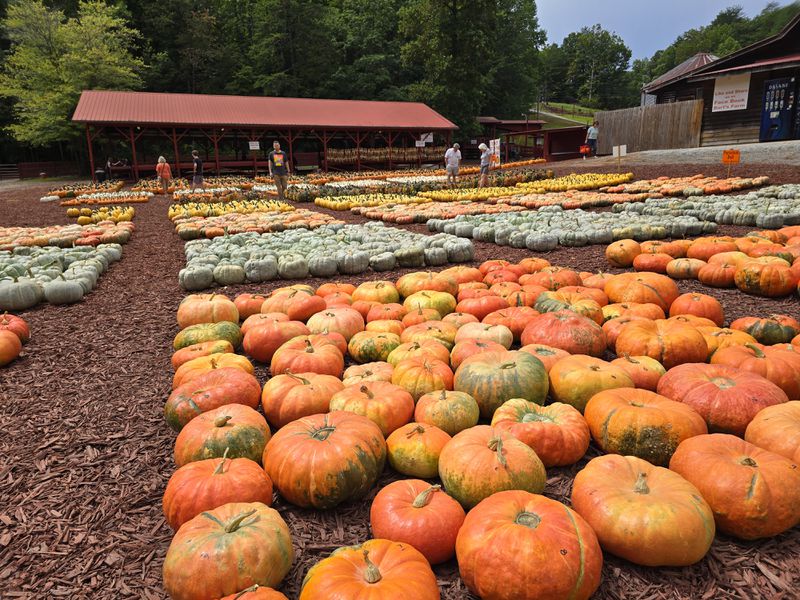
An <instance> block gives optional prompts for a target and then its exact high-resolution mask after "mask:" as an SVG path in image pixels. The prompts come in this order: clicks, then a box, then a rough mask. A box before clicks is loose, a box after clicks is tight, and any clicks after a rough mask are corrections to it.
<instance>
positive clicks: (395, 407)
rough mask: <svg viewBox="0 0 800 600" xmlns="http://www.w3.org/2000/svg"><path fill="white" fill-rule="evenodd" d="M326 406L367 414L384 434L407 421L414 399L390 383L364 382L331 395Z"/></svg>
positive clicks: (365, 415)
mask: <svg viewBox="0 0 800 600" xmlns="http://www.w3.org/2000/svg"><path fill="white" fill-rule="evenodd" d="M330 409H331V411H344V412H350V413H355V414H357V415H361V416H364V417H367V418H368V419H369V420H370V421H372V422H374V423H375V424H376V425H378V427H380V430H381V432H382V433H383V435H384V437H386V436H388V435H389V434H390V433H392V432H393V431H394V430H395V429H397V428H398V427H401V426H403V425H405V424H406V423H408V422H409V421H410V420H411V415H413V414H414V398H412V397H411V394H409V393H408V392H407V391H406V390H404V389H403V388H401V387H400V386H397V385H394V384H392V383H388V382H385V381H367V382H364V383H362V384H360V385H358V386H352V387H348V388H344V389H343V390H341V391H340V392H337V393H336V394H334V395H333V396H332V397H331V402H330Z"/></svg>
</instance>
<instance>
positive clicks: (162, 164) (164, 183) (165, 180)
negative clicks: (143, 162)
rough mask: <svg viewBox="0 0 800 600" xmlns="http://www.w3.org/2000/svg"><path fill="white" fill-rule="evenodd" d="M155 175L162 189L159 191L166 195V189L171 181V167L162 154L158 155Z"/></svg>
mask: <svg viewBox="0 0 800 600" xmlns="http://www.w3.org/2000/svg"><path fill="white" fill-rule="evenodd" d="M156 175H157V176H158V181H159V182H160V184H161V189H162V190H163V191H162V192H161V193H162V194H165V195H166V193H167V190H169V184H170V181H172V169H170V166H169V163H168V162H167V159H166V158H164V157H163V156H159V157H158V164H157V165H156Z"/></svg>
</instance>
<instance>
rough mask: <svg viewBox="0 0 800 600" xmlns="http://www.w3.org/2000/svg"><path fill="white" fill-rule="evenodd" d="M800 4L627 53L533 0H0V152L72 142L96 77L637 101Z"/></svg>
mask: <svg viewBox="0 0 800 600" xmlns="http://www.w3.org/2000/svg"><path fill="white" fill-rule="evenodd" d="M798 11H800V2H794V3H792V4H789V5H784V6H781V5H778V4H777V3H770V4H768V5H767V6H766V7H765V8H764V10H763V11H762V12H761V13H759V14H757V15H755V16H754V17H752V18H749V17H747V16H746V15H745V14H744V12H743V10H742V9H741V7H738V6H733V7H731V8H728V9H726V10H724V11H722V12H720V13H719V15H718V16H717V17H716V18H715V19H714V20H713V21H712V22H711V23H710V24H709V25H707V26H705V27H701V28H698V29H692V30H689V31H687V32H685V33H684V34H682V35H680V36H679V37H678V38H677V39H676V40H675V42H673V43H672V44H671V45H670V46H669V47H667V48H665V49H664V50H661V51H659V52H656V53H655V54H654V55H653V56H652V57H650V58H646V59H638V60H633V61H631V51H630V49H629V48H628V46H627V45H626V44H625V41H624V40H623V39H622V38H621V37H620V36H619V35H617V34H615V33H614V32H611V31H607V30H606V29H604V28H603V27H602V26H601V25H595V26H592V27H585V28H583V29H581V30H579V31H576V32H574V33H571V34H570V35H568V36H567V37H566V38H565V39H564V40H563V41H562V42H561V43H558V44H555V43H554V44H549V45H548V44H547V43H546V39H547V36H546V32H545V31H544V30H543V29H542V27H541V26H540V23H539V21H538V18H537V9H536V2H535V1H534V0H445V1H438V2H435V1H433V0H173V1H172V2H170V3H169V5H168V6H165V5H163V4H162V3H156V2H153V1H152V0H117V1H116V2H103V1H101V0H63V1H52V2H44V1H43V0H10V1H8V0H1V1H0V18H2V29H1V30H0V48H1V49H2V54H0V95H1V96H3V101H2V104H1V105H0V126H2V127H3V133H2V134H0V163H4V162H13V161H15V160H17V159H18V158H20V157H22V156H23V155H24V156H25V157H32V156H43V155H47V156H49V157H54V158H55V157H57V156H55V155H54V154H63V153H64V152H67V153H68V154H69V153H71V151H72V148H74V145H75V141H76V140H77V139H78V137H79V136H80V130H79V129H78V128H76V127H75V126H73V125H72V124H71V123H70V122H69V117H70V115H71V112H72V110H73V109H74V106H75V104H76V102H77V98H78V96H79V95H80V91H81V90H83V89H91V88H94V89H132V90H149V91H171V92H189V93H207V94H245V95H277V96H313V97H321V98H352V99H374V100H414V101H422V102H425V103H427V104H429V105H430V106H432V107H433V108H435V109H436V110H438V111H439V112H441V113H442V114H444V115H445V116H447V117H448V118H450V119H451V120H453V121H454V122H455V123H457V124H458V125H459V126H460V127H461V128H462V130H463V131H465V132H470V131H472V130H473V129H474V127H475V126H476V124H475V120H474V117H475V116H477V115H482V114H487V115H494V116H497V117H516V118H518V117H519V115H520V114H522V113H524V112H526V111H527V110H528V109H529V107H530V106H531V105H532V104H533V103H535V102H537V101H541V100H544V101H553V102H555V101H558V102H570V103H577V104H581V105H584V106H589V107H592V108H604V109H605V108H612V109H613V108H620V107H626V106H632V105H636V104H638V102H639V94H640V89H641V86H642V85H643V84H644V83H646V82H648V81H651V80H652V79H654V78H655V77H657V76H658V75H660V74H661V73H664V72H666V71H667V70H669V69H671V68H672V67H674V66H675V65H677V64H679V63H680V62H682V61H683V60H685V59H686V58H689V57H690V56H692V55H693V54H695V53H696V52H701V51H702V52H711V53H713V54H716V55H719V56H722V55H724V54H727V53H729V52H732V51H735V50H737V49H739V48H741V47H744V46H746V45H748V44H750V43H752V42H754V41H757V40H759V39H761V38H763V37H765V36H767V35H770V34H771V33H774V32H775V31H777V30H778V29H780V27H782V26H783V25H784V24H785V23H786V22H787V21H788V20H789V19H791V18H792V17H793V16H794V15H795V14H796V13H797V12H798Z"/></svg>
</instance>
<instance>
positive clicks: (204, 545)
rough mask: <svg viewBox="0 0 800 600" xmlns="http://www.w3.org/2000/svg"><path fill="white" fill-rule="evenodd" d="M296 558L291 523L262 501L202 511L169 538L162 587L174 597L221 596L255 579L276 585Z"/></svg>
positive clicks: (178, 599)
mask: <svg viewBox="0 0 800 600" xmlns="http://www.w3.org/2000/svg"><path fill="white" fill-rule="evenodd" d="M293 560H294V550H293V549H292V538H291V534H290V533H289V527H288V526H287V525H286V523H285V522H284V520H283V519H282V518H281V516H280V514H278V511H276V510H274V509H272V508H270V507H269V506H267V505H266V504H262V503H260V502H231V503H229V504H224V505H223V506H220V507H219V508H215V509H213V510H209V511H206V512H202V513H200V514H199V515H197V516H196V517H195V518H193V519H192V520H190V521H188V522H187V523H185V524H184V525H183V527H181V528H180V529H179V530H178V532H177V533H176V534H175V537H173V538H172V543H170V545H169V549H168V550H167V556H166V558H165V559H164V571H163V577H164V588H165V589H166V591H167V593H168V594H169V596H170V598H174V599H175V600H198V599H200V598H221V597H223V596H227V595H229V594H235V593H237V592H239V591H241V590H244V589H246V588H249V587H250V586H252V585H254V584H258V585H263V586H266V587H275V586H277V585H279V584H280V582H281V581H282V580H283V578H284V577H285V576H286V574H287V573H288V572H289V569H290V568H291V566H292V561H293Z"/></svg>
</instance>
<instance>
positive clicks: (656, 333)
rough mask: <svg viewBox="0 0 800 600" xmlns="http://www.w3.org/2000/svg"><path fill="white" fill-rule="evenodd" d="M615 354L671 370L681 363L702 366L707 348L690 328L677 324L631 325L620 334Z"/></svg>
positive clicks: (641, 323) (638, 323)
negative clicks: (646, 359)
mask: <svg viewBox="0 0 800 600" xmlns="http://www.w3.org/2000/svg"><path fill="white" fill-rule="evenodd" d="M615 348H616V352H617V354H620V355H625V354H629V355H631V356H649V357H650V358H653V359H655V360H657V361H658V362H660V363H661V364H662V365H664V368H665V369H671V368H672V367H674V366H676V365H680V364H683V363H693V362H704V361H705V360H706V356H707V355H708V346H707V345H706V341H705V339H704V338H703V334H702V333H700V332H699V331H698V330H697V329H696V328H695V327H692V326H691V325H684V324H683V323H678V322H676V321H667V320H663V319H659V320H658V321H634V322H631V323H628V324H627V325H625V326H624V327H623V328H622V329H621V330H620V332H619V336H618V337H617V342H616V345H615Z"/></svg>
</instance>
